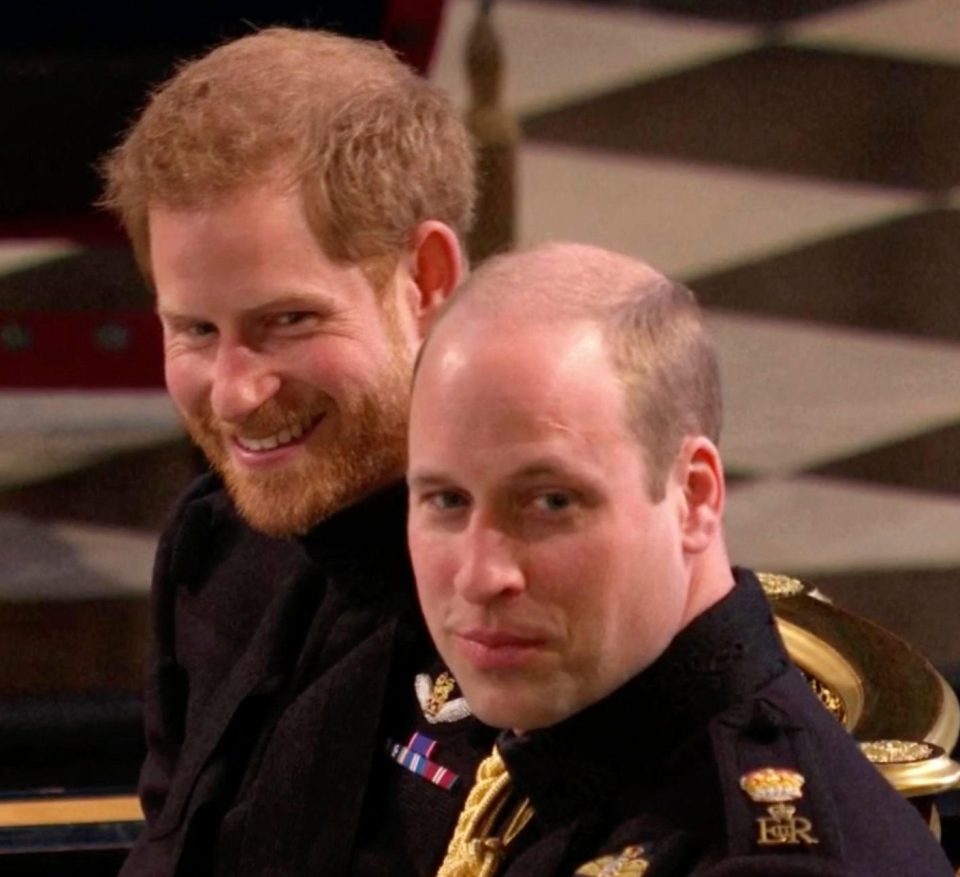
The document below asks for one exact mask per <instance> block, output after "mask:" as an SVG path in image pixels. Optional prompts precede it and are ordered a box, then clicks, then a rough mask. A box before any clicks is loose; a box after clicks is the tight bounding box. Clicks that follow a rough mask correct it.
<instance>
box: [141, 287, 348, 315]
mask: <svg viewBox="0 0 960 877" xmlns="http://www.w3.org/2000/svg"><path fill="white" fill-rule="evenodd" d="M271 311H314V312H316V313H318V314H320V315H321V316H324V317H328V316H332V315H333V314H335V313H336V312H337V306H336V302H335V299H334V298H333V297H332V296H325V295H320V294H318V293H306V292H290V293H281V294H279V295H277V296H275V297H273V298H270V299H267V300H266V301H263V302H260V303H259V304H257V305H254V306H252V307H250V308H248V309H247V310H246V312H245V313H246V314H248V315H252V316H257V315H259V314H266V313H270V312H271ZM156 313H157V316H158V317H160V318H161V319H167V320H181V321H187V320H202V319H204V317H201V316H195V315H194V314H193V313H191V312H190V311H189V310H185V311H181V310H178V309H176V308H164V307H161V306H160V304H159V303H158V304H157V306H156Z"/></svg>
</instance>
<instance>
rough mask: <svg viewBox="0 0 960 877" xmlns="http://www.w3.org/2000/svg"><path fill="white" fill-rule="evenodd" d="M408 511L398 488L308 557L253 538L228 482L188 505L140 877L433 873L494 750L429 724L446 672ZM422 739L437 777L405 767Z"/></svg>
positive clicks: (165, 601) (149, 699) (469, 734)
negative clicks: (419, 590)
mask: <svg viewBox="0 0 960 877" xmlns="http://www.w3.org/2000/svg"><path fill="white" fill-rule="evenodd" d="M405 504H406V494H405V491H404V490H403V488H402V486H397V487H395V488H391V489H388V490H386V491H383V492H382V493H380V494H378V495H376V496H374V497H371V498H369V499H368V500H366V501H364V502H362V503H359V504H358V505H356V506H354V507H352V508H349V509H346V510H344V511H342V512H341V513H339V514H338V515H336V516H334V517H333V518H331V519H330V520H328V521H326V522H324V523H322V524H321V525H319V526H318V527H317V528H315V529H314V530H313V531H312V532H311V533H310V534H309V535H308V536H307V537H306V538H304V539H303V540H299V541H298V540H279V539H270V538H267V537H265V536H262V535H259V534H256V533H254V532H253V531H251V530H250V529H249V528H248V527H247V526H246V525H244V524H243V522H242V521H240V520H239V518H238V516H237V514H236V512H235V510H234V508H233V506H232V504H231V503H230V501H229V499H228V497H227V496H226V494H225V492H224V491H223V489H222V487H221V485H220V483H219V481H217V480H216V479H215V478H213V477H212V476H206V477H204V478H202V479H200V481H199V482H198V483H197V484H196V485H194V487H193V488H192V489H191V491H190V492H189V493H188V494H187V496H186V497H185V498H184V500H183V501H182V502H181V504H180V506H179V508H178V511H177V513H176V514H175V516H174V519H173V521H172V524H171V525H170V526H169V527H168V528H167V530H166V532H165V534H164V536H163V538H162V540H161V544H160V548H159V552H158V557H157V565H156V570H155V575H154V584H153V594H152V600H153V606H152V610H153V623H154V631H153V634H154V653H155V654H154V658H153V660H152V665H151V671H150V677H149V680H148V689H147V692H146V702H145V713H146V724H147V738H148V739H147V743H148V756H147V760H146V763H145V765H144V768H143V771H142V774H141V780H140V794H141V798H142V801H143V805H144V809H145V813H146V819H147V823H146V828H145V830H144V832H143V833H142V834H141V836H140V838H139V840H138V841H137V844H136V846H135V847H134V850H133V851H132V853H131V855H130V857H129V858H128V860H127V862H126V864H125V865H124V868H123V870H122V871H121V874H122V875H123V877H147V875H149V877H173V875H186V877H201V875H207V874H216V875H230V877H245V875H258V877H261V875H284V877H295V875H299V874H310V875H323V877H338V875H348V874H349V875H352V877H360V875H378V877H380V875H388V874H389V875H393V874H396V875H415V874H416V875H424V874H433V873H434V872H435V870H436V867H437V865H438V863H439V861H440V859H442V857H443V852H444V849H445V847H446V843H447V840H448V839H449V836H450V833H451V831H452V829H453V825H454V823H455V820H456V815H457V813H458V811H459V809H460V807H461V805H462V803H463V799H464V796H465V793H466V790H467V787H468V786H469V784H470V782H471V781H472V776H473V771H474V767H475V764H476V761H477V760H478V758H479V757H480V756H481V755H482V754H485V753H486V752H488V751H489V749H490V747H491V745H492V741H493V732H491V731H490V730H489V729H486V728H484V727H483V726H481V725H480V724H479V723H477V722H476V721H475V720H474V719H472V718H468V719H466V720H462V721H458V722H453V723H448V724H440V725H428V724H427V723H426V721H425V718H424V715H423V713H422V712H421V710H420V708H419V706H418V703H417V699H416V696H415V694H414V686H413V680H414V676H415V674H416V673H417V672H419V671H422V670H428V669H430V668H431V666H432V665H434V664H435V662H436V658H435V653H434V651H433V649H432V646H431V645H430V641H429V637H428V635H427V633H426V630H425V627H424V625H423V622H422V620H421V616H420V614H419V610H418V608H417V606H416V598H415V592H414V588H413V584H412V574H411V571H410V567H409V561H408V559H407V552H406V545H405ZM418 730H419V731H421V732H423V733H422V734H421V737H420V738H418V741H419V743H420V744H421V745H422V744H423V741H424V740H432V741H434V742H435V744H436V745H435V747H434V750H433V752H432V754H431V757H430V758H429V759H422V760H420V761H418V762H417V763H416V764H415V765H413V766H414V767H417V768H418V769H419V771H420V773H416V772H414V770H412V769H410V767H411V766H410V758H406V759H405V760H406V762H407V767H404V766H401V764H400V763H398V762H399V761H401V760H404V759H402V758H401V755H402V753H404V752H406V751H407V750H406V749H405V748H404V747H406V745H407V744H408V743H410V742H411V734H412V733H413V732H414V731H418ZM391 752H393V757H391ZM398 753H399V754H398ZM424 764H428V765H442V766H444V767H446V768H448V769H449V770H448V771H446V772H445V782H446V785H447V786H449V785H450V783H451V780H454V782H453V787H452V788H448V787H444V786H443V785H440V784H438V782H436V781H431V779H430V778H429V776H428V775H424V770H423V766H424ZM426 773H427V774H430V772H429V771H427V772H426ZM435 773H436V771H433V774H435ZM457 777H459V781H456V778H457Z"/></svg>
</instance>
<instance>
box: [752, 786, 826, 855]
mask: <svg viewBox="0 0 960 877" xmlns="http://www.w3.org/2000/svg"><path fill="white" fill-rule="evenodd" d="M805 782H806V779H805V777H804V776H803V774H802V773H799V772H798V771H795V770H791V769H790V768H787V767H762V768H760V769H759V770H752V771H750V772H749V773H745V774H744V775H743V776H742V777H740V788H741V789H743V791H745V792H746V793H747V795H748V796H749V798H750V800H751V801H757V802H759V803H763V804H770V805H771V806H769V807H767V815H766V816H761V817H759V818H758V819H757V827H758V832H757V843H758V844H759V845H760V846H762V847H771V846H799V845H800V844H808V845H812V844H818V843H820V841H819V840H818V839H817V838H816V837H814V836H813V823H812V822H811V821H810V820H809V819H807V818H806V817H805V816H797V815H796V813H797V808H796V807H793V806H791V805H790V804H788V803H787V802H788V801H798V800H800V798H802V797H803V784H804V783H805Z"/></svg>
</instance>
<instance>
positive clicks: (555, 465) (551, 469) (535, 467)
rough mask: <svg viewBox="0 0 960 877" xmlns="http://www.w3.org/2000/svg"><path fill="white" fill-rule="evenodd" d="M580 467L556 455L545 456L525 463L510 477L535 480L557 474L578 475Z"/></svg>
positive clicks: (516, 479)
mask: <svg viewBox="0 0 960 877" xmlns="http://www.w3.org/2000/svg"><path fill="white" fill-rule="evenodd" d="M580 471H581V470H580V468H579V467H577V466H572V465H570V464H569V463H568V462H567V461H566V460H558V459H556V458H554V457H543V458H541V459H537V460H531V461H530V462H528V463H524V464H523V465H522V466H520V467H519V468H517V469H514V470H513V471H512V472H511V473H510V478H511V479H512V480H514V481H533V480H536V479H538V478H545V477H553V476H557V475H578V474H580Z"/></svg>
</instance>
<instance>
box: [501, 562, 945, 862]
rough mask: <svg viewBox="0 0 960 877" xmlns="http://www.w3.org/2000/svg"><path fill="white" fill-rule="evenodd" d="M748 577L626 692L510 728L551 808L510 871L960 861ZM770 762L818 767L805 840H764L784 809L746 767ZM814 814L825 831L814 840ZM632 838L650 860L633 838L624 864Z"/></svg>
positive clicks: (512, 763) (810, 785)
mask: <svg viewBox="0 0 960 877" xmlns="http://www.w3.org/2000/svg"><path fill="white" fill-rule="evenodd" d="M736 578H737V585H736V587H735V588H734V589H733V591H732V592H731V593H730V594H729V595H728V596H727V597H726V598H724V599H723V600H721V601H720V602H719V603H718V604H717V605H716V606H714V607H713V608H712V609H710V610H708V611H707V612H706V613H705V614H703V615H701V616H700V617H699V618H697V619H695V620H694V621H693V623H691V624H690V625H689V626H688V627H687V628H685V629H684V630H683V631H681V633H680V634H679V635H678V636H677V637H676V639H675V640H674V642H673V643H672V644H671V645H670V647H669V648H668V650H667V651H666V652H665V653H664V654H663V655H662V656H661V657H660V658H659V659H658V660H657V661H656V662H655V663H654V664H653V665H652V666H651V667H649V668H648V669H647V670H645V671H644V672H642V673H641V674H639V675H638V676H637V677H635V678H634V679H633V680H632V681H631V682H630V683H628V684H627V685H625V686H624V687H623V688H621V689H619V690H618V691H617V692H615V693H614V694H613V695H611V696H610V697H608V698H606V699H605V700H603V701H601V702H600V703H598V704H595V705H594V706H592V707H589V708H587V709H586V710H584V711H583V712H581V713H579V714H577V715H575V716H573V717H571V718H570V719H568V720H566V721H564V722H562V723H560V724H558V725H556V726H553V727H552V728H548V729H545V730H542V731H535V732H531V733H529V734H527V735H523V736H517V735H515V734H513V733H504V734H503V735H501V737H500V739H499V741H498V745H499V747H500V750H501V753H502V755H503V758H504V761H505V762H506V764H507V766H508V769H509V771H510V773H511V776H512V777H513V780H514V786H515V790H514V794H515V795H516V796H517V797H522V796H528V797H529V798H530V801H531V803H532V804H533V807H534V813H535V815H534V817H533V820H532V821H531V822H530V823H529V824H528V826H527V827H526V828H525V829H523V830H522V831H521V833H520V834H519V835H517V837H516V840H515V841H514V846H513V848H512V850H511V849H510V848H508V858H507V861H506V866H507V867H505V868H503V869H502V870H501V871H499V872H498V875H502V877H535V875H536V877H546V875H555V874H556V875H561V874H562V875H573V874H576V873H577V871H578V869H580V868H582V867H583V866H585V865H586V866H587V867H586V868H585V870H584V873H590V874H599V873H604V874H605V875H607V874H609V875H610V877H613V875H615V874H621V875H627V874H639V873H643V874H644V877H681V875H682V877H693V875H696V877H733V875H736V877H813V875H822V877H841V875H843V877H907V875H909V877H941V875H942V877H949V875H951V874H952V873H953V872H952V870H951V868H950V866H949V864H948V862H947V860H946V858H945V857H944V855H943V853H942V851H941V850H940V848H939V846H938V844H937V843H936V840H935V839H934V837H933V834H932V833H931V832H930V830H929V829H928V827H927V826H926V825H925V824H924V823H923V821H922V820H921V818H920V817H919V815H918V813H917V812H916V810H914V808H913V807H912V806H910V805H909V804H908V803H907V802H906V801H905V800H904V799H903V798H902V797H901V796H900V795H899V794H898V793H897V792H895V791H894V789H893V788H892V787H891V786H890V785H889V784H888V783H887V781H886V780H885V779H883V778H882V777H881V776H880V774H879V773H878V772H877V770H876V768H874V767H873V765H871V764H870V763H869V762H867V761H866V759H865V758H864V757H863V756H862V755H861V753H860V751H859V749H858V748H857V746H856V744H855V743H854V742H853V740H852V739H851V738H850V737H849V736H848V734H847V733H846V732H845V731H844V730H843V729H842V727H841V726H840V724H839V722H837V721H836V719H835V718H834V717H833V716H832V715H830V714H829V713H828V712H827V711H826V710H825V709H824V708H823V707H822V706H821V704H820V702H819V701H818V700H817V698H816V697H815V696H814V695H813V693H812V691H811V689H810V687H809V685H808V684H807V682H806V680H805V679H804V678H803V677H802V676H801V674H800V672H799V671H798V670H797V669H796V668H795V667H793V666H792V665H791V664H790V663H789V661H788V658H787V656H786V653H785V651H784V648H783V645H782V643H781V641H780V638H779V635H778V634H777V632H776V629H775V624H774V620H773V617H772V615H771V611H770V607H769V605H768V603H767V600H766V598H765V597H764V595H763V593H762V591H761V588H760V586H759V584H758V582H757V580H756V578H755V576H754V575H753V574H752V573H750V572H748V571H746V570H736ZM764 767H779V768H788V769H790V770H793V771H796V772H797V773H799V774H801V775H802V776H803V778H804V779H805V783H804V786H803V789H802V795H803V797H802V798H801V799H799V800H796V801H791V802H788V805H789V806H793V807H795V812H794V815H793V817H792V818H791V819H788V820H787V821H786V823H785V824H786V826H787V827H788V829H789V827H790V825H791V824H792V826H793V827H794V828H799V829H800V833H799V835H798V836H797V838H796V843H785V844H782V845H775V846H761V845H760V844H758V840H759V837H760V832H761V827H760V823H759V822H758V820H761V819H763V820H767V825H768V826H770V827H771V828H772V829H773V830H772V831H770V832H769V834H770V835H775V834H777V831H776V822H777V820H775V819H773V818H772V817H771V814H770V812H769V809H768V808H769V807H770V803H769V802H767V803H763V802H756V801H754V800H752V799H751V797H750V796H749V795H748V794H747V793H746V792H745V791H744V790H743V789H742V788H741V786H740V778H741V777H742V776H744V775H745V774H748V773H749V772H750V771H753V770H756V769H759V768H764ZM802 819H807V820H809V824H810V826H811V827H810V829H809V830H808V831H806V837H807V838H810V839H813V840H815V841H816V843H807V842H806V841H805V840H804V837H803V834H804V832H803V829H804V827H805V825H806V823H802V822H799V821H795V820H802ZM781 824H784V823H781ZM789 833H790V832H789V831H787V832H786V834H787V836H789ZM631 846H633V847H641V848H642V851H638V850H633V851H632V855H633V856H634V857H636V859H637V861H636V862H635V863H634V865H633V866H632V867H633V868H634V869H635V870H629V868H628V866H627V861H628V860H629V859H630V858H631V854H630V853H629V852H628V853H627V854H626V855H625V856H623V857H622V858H621V859H620V865H621V868H622V870H619V871H618V870H616V864H615V863H616V862H617V859H618V856H621V854H623V853H624V851H625V850H628V848H629V847H631ZM604 856H610V857H612V859H604V858H603V857H604ZM641 860H642V861H644V862H646V864H647V870H645V871H644V870H643V869H642V866H641ZM589 863H593V865H592V867H591V866H590V864H589ZM604 866H606V867H608V869H609V870H608V871H607V872H604V871H603V870H602V869H603V867H604Z"/></svg>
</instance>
